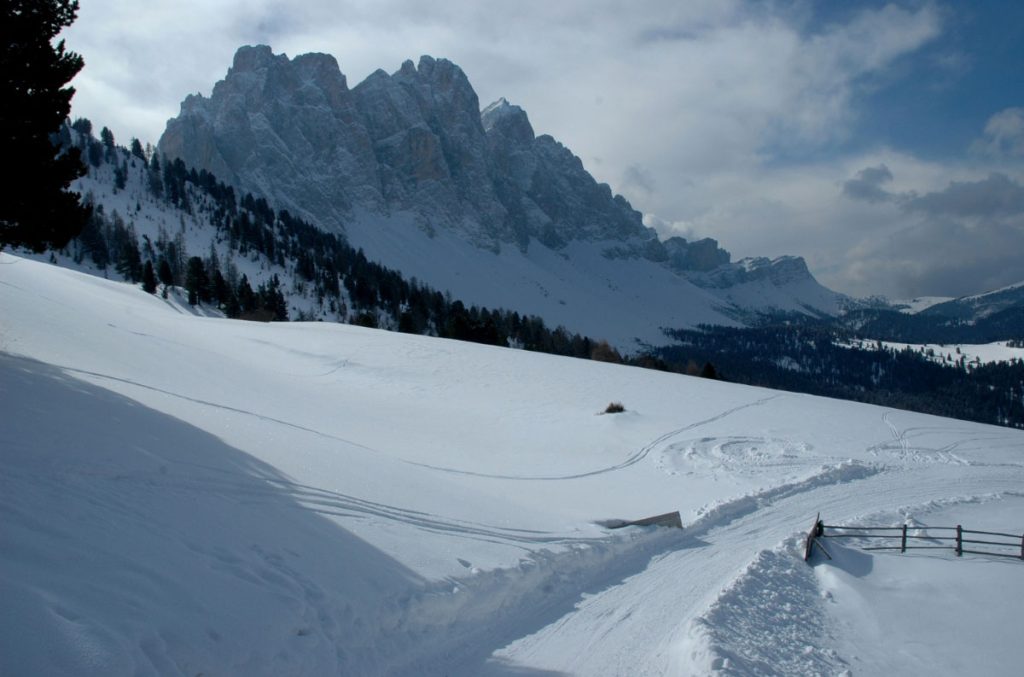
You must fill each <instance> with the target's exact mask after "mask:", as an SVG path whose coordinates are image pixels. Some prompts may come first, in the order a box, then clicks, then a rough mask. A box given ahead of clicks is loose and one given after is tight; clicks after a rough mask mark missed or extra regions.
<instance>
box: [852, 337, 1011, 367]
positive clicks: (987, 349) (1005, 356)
mask: <svg viewBox="0 0 1024 677" xmlns="http://www.w3.org/2000/svg"><path fill="white" fill-rule="evenodd" d="M879 343H881V344H882V346H883V347H884V348H885V349H886V350H896V351H900V350H906V349H907V348H910V349H911V350H913V351H914V352H915V353H923V354H924V355H925V356H927V357H928V358H930V359H931V361H932V362H937V363H938V364H946V365H950V366H952V365H954V364H956V363H958V362H960V360H961V359H963V361H964V362H965V363H967V364H991V363H993V362H1012V361H1013V360H1024V348H1015V347H1013V346H1009V345H1007V342H1006V341H994V342H993V343H897V342H895V341H871V340H866V339H855V340H853V341H850V342H848V343H840V344H838V345H840V346H843V347H854V348H861V349H863V350H874V349H875V347H876V346H878V344H879Z"/></svg>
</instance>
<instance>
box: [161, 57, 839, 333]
mask: <svg viewBox="0 0 1024 677" xmlns="http://www.w3.org/2000/svg"><path fill="white" fill-rule="evenodd" d="M159 148H160V150H161V151H162V152H163V153H165V154H166V155H168V156H170V157H173V158H181V159H182V160H184V161H185V163H186V164H187V165H189V166H193V167H195V168H197V169H207V170H208V171H210V172H212V173H213V174H214V175H216V176H217V177H218V178H220V179H221V180H224V181H227V182H230V183H232V184H233V185H234V186H235V187H236V188H238V189H240V190H241V191H242V192H251V193H254V194H256V195H259V196H263V197H265V198H266V199H267V200H268V201H269V202H270V203H271V204H272V205H274V206H275V207H277V208H279V209H287V210H288V211H289V212H291V213H293V214H295V215H297V216H300V217H302V218H304V219H306V220H308V221H310V222H312V223H314V224H317V225H319V226H320V227H322V228H325V229H328V230H333V231H336V232H343V233H344V234H345V235H346V236H347V238H348V239H349V241H350V242H351V243H352V244H353V245H354V246H357V247H361V248H363V249H364V251H365V252H366V253H367V256H369V257H370V258H372V259H375V260H377V261H380V262H382V263H384V264H385V265H388V266H391V267H395V268H398V269H399V270H401V271H402V272H403V273H404V274H405V275H406V276H408V277H417V278H418V279H420V280H422V281H424V282H426V283H428V284H431V285H433V286H436V287H438V288H440V289H443V290H446V291H450V292H451V293H452V294H453V295H455V296H456V297H459V298H462V299H464V300H466V301H468V302H472V303H478V304H482V305H489V306H495V307H498V306H500V307H510V308H515V309H518V310H520V311H522V312H528V313H536V314H540V315H542V316H543V317H545V319H546V320H548V321H549V322H551V323H552V324H566V325H567V326H573V322H574V321H575V320H578V316H579V315H580V314H581V313H583V314H591V315H592V314H593V310H592V309H591V310H589V311H584V310H582V309H579V308H571V307H569V306H570V305H571V303H570V301H569V299H571V298H573V297H578V298H589V299H598V300H599V301H598V303H599V305H602V306H603V307H604V308H606V311H605V312H603V313H602V316H603V317H604V318H605V319H604V322H603V323H602V324H601V326H598V327H594V326H589V325H588V326H582V325H580V326H579V328H580V329H584V330H586V331H590V332H596V333H595V335H597V336H610V335H612V334H613V333H616V332H613V331H612V330H611V329H609V328H608V327H607V324H608V322H607V317H609V316H617V317H620V318H622V317H623V314H622V313H623V312H625V310H618V309H627V308H631V307H635V306H636V305H637V304H636V300H637V299H640V298H642V299H644V300H645V304H644V305H646V306H649V307H648V308H646V309H645V310H644V313H645V315H646V316H649V317H648V318H647V319H646V320H644V321H642V322H638V323H636V326H630V327H629V328H628V329H622V331H621V332H620V333H623V334H624V335H625V336H627V337H641V336H642V337H645V338H646V339H648V340H653V341H654V342H657V341H658V340H659V339H658V337H659V336H661V330H660V327H666V326H667V327H676V326H684V325H686V326H689V325H692V324H696V323H698V322H705V323H712V324H734V323H735V318H736V317H739V316H748V315H756V314H759V313H763V312H765V311H768V310H771V309H784V310H793V309H803V308H815V309H817V310H818V311H823V312H826V313H832V312H835V311H836V310H837V309H838V307H839V303H838V301H837V299H838V295H836V294H834V293H833V292H830V291H828V290H827V289H825V288H823V287H821V286H820V285H819V284H818V283H817V282H816V281H815V280H814V278H813V277H812V276H811V275H810V273H809V272H808V271H807V268H806V265H804V263H803V260H802V259H782V260H776V261H773V262H770V263H769V262H767V260H765V261H764V263H763V264H760V263H759V264H757V265H746V264H729V253H728V252H726V251H725V250H723V249H721V248H719V246H718V243H717V242H716V241H715V240H712V239H705V240H700V241H697V242H691V243H688V242H686V241H685V240H682V239H681V238H671V239H670V240H668V241H667V242H662V241H661V240H659V239H658V236H657V234H656V233H655V232H654V230H653V229H650V228H647V227H645V226H644V225H643V221H642V216H641V214H640V212H638V211H636V210H634V209H633V208H632V206H631V205H630V204H629V202H627V201H626V200H625V199H624V198H623V197H621V196H619V195H614V194H613V193H612V191H611V188H609V186H608V185H607V184H603V183H598V182H597V181H595V180H594V178H593V177H592V176H591V175H590V174H589V173H588V172H587V171H586V169H585V168H584V167H583V163H582V161H581V160H580V158H579V157H577V156H576V155H574V154H573V153H572V152H571V151H570V150H569V149H568V148H566V147H565V146H563V145H562V144H560V143H559V142H558V141H556V140H555V139H553V138H552V137H550V136H547V135H541V136H537V135H536V134H535V133H534V129H533V127H532V125H531V124H530V121H529V118H528V117H527V114H526V112H525V111H523V109H521V108H520V107H518V106H515V105H512V104H510V103H509V102H508V101H506V100H504V99H500V100H498V101H497V102H495V103H493V104H491V105H489V106H487V107H485V108H484V109H483V111H481V109H480V102H479V100H478V98H477V95H476V92H475V91H474V90H473V87H472V86H471V85H470V83H469V80H468V79H467V78H466V75H465V73H463V72H462V70H461V69H460V68H459V67H458V66H456V65H455V64H453V63H451V62H450V61H447V60H445V59H434V58H432V57H429V56H424V57H421V58H420V60H419V63H418V64H414V63H413V62H412V61H406V62H405V63H403V64H402V66H401V68H400V69H399V70H398V71H397V72H395V73H393V74H390V75H389V74H388V73H385V72H384V71H382V70H378V71H376V72H374V73H373V74H371V75H370V76H369V77H367V78H366V80H365V81H363V82H362V83H360V84H359V85H357V86H356V87H354V88H352V89H349V88H348V84H347V82H346V79H345V76H344V75H343V74H342V73H341V71H340V70H339V68H338V64H337V62H336V61H335V59H334V58H333V57H331V56H328V55H325V54H304V55H301V56H297V57H295V58H294V59H289V58H288V57H287V56H285V55H275V54H274V53H273V52H272V51H271V49H270V48H269V47H266V46H258V47H242V48H241V49H239V50H238V53H237V54H236V55H235V59H234V64H233V66H232V67H231V69H230V70H229V71H228V74H227V76H226V77H225V78H224V80H222V81H220V82H218V83H217V84H216V86H215V87H214V89H213V93H212V94H211V96H210V97H209V98H206V97H203V96H200V95H193V96H189V97H188V98H187V99H185V101H184V102H183V103H182V106H181V113H180V115H179V116H178V117H177V118H175V119H173V120H170V121H169V122H168V124H167V129H166V131H165V132H164V134H163V137H162V138H161V139H160V144H159ZM463 244H468V245H469V249H468V250H465V251H463V249H462V245H463ZM456 250H457V251H456ZM582 252H586V253H582ZM496 254H497V255H500V256H501V257H502V260H501V261H500V262H499V261H498V259H495V256H494V255H496ZM593 255H596V256H593ZM555 259H557V260H558V262H559V263H558V266H557V268H558V269H557V270H554V269H552V268H551V266H550V265H548V264H547V263H544V262H545V261H553V260H555ZM453 268H454V269H455V270H454V271H453V270H452V269H453ZM479 271H486V273H485V274H484V276H483V277H481V275H480V274H479ZM556 280H557V282H556ZM638 280H646V282H645V283H643V284H641V283H640V282H638ZM752 282H753V283H756V284H757V285H761V287H763V289H762V288H760V287H759V289H758V290H756V291H754V292H752V291H751V290H750V289H749V287H750V286H751V285H750V284H749V283H752ZM645 285H646V286H645ZM736 285H741V286H745V287H748V289H747V290H746V291H744V292H743V293H742V294H736V293H733V291H731V289H732V287H735V286H736ZM698 286H699V287H703V289H697V287H698ZM487 289H494V290H501V291H499V292H495V293H488V292H487V291H486V290H487ZM627 289H628V291H627ZM720 290H727V291H726V292H723V291H720ZM616 294H617V295H618V296H616ZM619 297H621V298H619ZM553 299H554V300H553ZM665 299H671V300H670V301H668V302H667V303H666V301H665ZM591 305H592V306H593V305H594V303H593V302H591ZM613 309H617V310H613ZM574 328H576V327H574Z"/></svg>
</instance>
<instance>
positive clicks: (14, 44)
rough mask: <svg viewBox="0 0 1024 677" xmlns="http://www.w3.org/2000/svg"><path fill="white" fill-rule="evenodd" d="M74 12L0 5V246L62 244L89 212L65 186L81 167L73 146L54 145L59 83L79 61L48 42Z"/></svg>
mask: <svg viewBox="0 0 1024 677" xmlns="http://www.w3.org/2000/svg"><path fill="white" fill-rule="evenodd" d="M77 11H78V2H68V1H67V0H63V1H61V0H5V2H4V3H3V9H2V10H0V73H3V76H2V77H0V157H3V158H4V159H5V160H6V161H7V162H8V163H9V164H8V166H9V167H11V168H12V169H13V171H11V172H10V173H8V174H7V177H6V178H5V179H4V181H2V182H0V249H2V248H3V247H4V246H7V245H18V246H25V247H29V248H31V249H33V250H34V251H37V252H41V251H44V250H45V249H46V248H47V247H55V248H59V247H63V246H64V245H65V244H67V243H68V241H69V240H71V238H73V237H74V236H75V235H77V234H78V233H79V232H80V231H81V230H82V227H83V226H84V225H85V221H86V219H87V218H88V216H89V209H88V208H86V207H83V206H82V205H81V204H80V203H79V195H78V194H77V193H73V192H70V191H69V190H68V186H69V185H70V184H71V181H73V180H74V179H76V178H78V177H79V176H81V175H82V174H83V173H84V172H85V168H84V167H83V166H82V162H81V160H80V158H79V151H78V149H76V148H71V147H58V146H57V145H55V143H54V138H55V136H56V134H57V133H58V131H59V130H60V128H61V125H62V124H63V123H64V122H65V120H66V119H67V117H68V113H69V112H70V111H71V97H72V96H73V95H74V93H75V90H74V88H72V87H67V86H65V85H66V84H67V82H68V81H70V80H71V78H73V77H74V76H75V74H76V73H78V71H79V70H81V68H82V65H83V62H82V57H80V56H79V55H78V54H75V53H74V52H67V51H65V50H64V41H63V40H61V41H60V42H58V43H57V45H56V46H53V44H52V42H51V41H52V40H53V39H54V38H55V37H56V36H57V34H58V33H60V31H61V29H62V28H63V27H65V26H70V25H71V23H72V22H73V21H74V20H75V16H76V13H77Z"/></svg>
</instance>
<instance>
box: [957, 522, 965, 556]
mask: <svg viewBox="0 0 1024 677" xmlns="http://www.w3.org/2000/svg"><path fill="white" fill-rule="evenodd" d="M963 555H964V536H963V529H962V528H961V527H960V525H959V524H958V525H956V556H957V557H963Z"/></svg>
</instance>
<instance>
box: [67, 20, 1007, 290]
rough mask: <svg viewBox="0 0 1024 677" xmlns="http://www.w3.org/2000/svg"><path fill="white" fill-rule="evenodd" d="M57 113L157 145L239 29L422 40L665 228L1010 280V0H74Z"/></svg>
mask: <svg viewBox="0 0 1024 677" xmlns="http://www.w3.org/2000/svg"><path fill="white" fill-rule="evenodd" d="M81 5H82V6H81V9H80V11H79V17H78V20H77V22H76V23H75V24H74V25H73V26H72V27H71V28H70V29H68V31H66V33H65V37H66V39H67V45H68V47H69V48H70V49H73V50H75V51H78V52H79V53H81V54H82V55H83V57H84V58H85V62H86V66H85V69H84V70H83V72H82V73H81V74H80V75H79V76H78V78H77V79H76V80H75V82H74V84H75V86H76V88H77V90H78V93H77V94H76V96H75V99H74V102H73V105H74V108H73V112H72V115H73V116H85V117H88V118H90V119H92V121H93V123H94V124H96V125H99V126H102V125H106V126H108V127H110V128H111V129H112V130H113V131H114V133H115V135H116V137H117V139H118V140H119V141H120V142H122V143H124V142H127V141H128V140H130V138H131V137H133V136H135V137H138V138H140V139H141V140H142V141H144V142H146V141H148V142H151V143H154V144H155V142H156V141H157V139H158V138H159V135H160V133H161V132H162V131H163V127H164V124H165V122H166V120H167V119H168V118H170V117H173V116H175V115H176V114H177V112H178V107H179V103H180V102H181V100H182V99H183V98H184V97H185V95H186V94H189V93H196V92H198V93H202V94H207V95H208V94H209V93H210V91H211V89H212V87H213V84H214V82H216V81H217V80H219V79H221V78H223V76H224V74H225V73H226V71H227V68H228V66H229V65H230V64H231V59H232V56H233V54H234V51H235V49H236V48H237V47H239V46H240V45H243V44H268V45H270V46H271V47H272V48H273V49H274V51H275V52H277V53H281V52H284V53H286V54H288V55H289V56H295V55H296V54H301V53H304V52H314V51H317V52H327V53H330V54H333V55H334V56H335V57H336V58H337V60H338V62H339V64H340V65H341V69H342V71H343V72H344V73H345V74H346V75H347V76H348V80H349V85H350V86H354V85H355V84H357V83H358V82H360V81H361V80H362V79H363V78H364V77H366V76H367V75H368V74H369V73H371V72H372V71H374V70H376V69H377V68H383V69H384V70H387V71H389V72H392V71H395V70H397V69H398V67H399V66H400V64H401V63H402V61H404V60H405V59H407V58H412V59H414V60H415V59H417V58H418V57H419V56H420V55H421V54H430V55H432V56H435V57H446V58H448V59H451V60H452V61H454V62H455V63H457V64H459V65H460V66H461V67H462V68H463V70H464V71H466V74H467V75H468V76H469V79H470V81H471V82H472V83H473V85H474V87H475V88H476V91H477V93H478V95H479V97H480V101H481V104H482V105H486V104H487V103H489V102H491V101H493V100H494V99H497V98H498V97H500V96H504V97H506V98H508V99H509V100H510V101H511V102H512V103H515V104H518V105H520V106H522V107H523V108H524V109H525V110H526V111H527V113H528V114H529V116H530V119H531V122H532V123H533V126H534V129H535V130H536V131H537V132H538V133H548V134H551V135H552V136H554V137H555V138H556V139H558V140H560V141H562V142H563V143H565V144H566V145H567V146H568V147H569V148H571V149H572V150H573V151H574V152H575V153H576V154H577V155H579V156H580V157H581V158H582V159H583V162H584V164H585V166H586V167H587V169H588V170H589V171H590V172H591V173H592V174H594V176H595V177H596V178H597V179H598V180H600V181H605V182H607V183H609V184H610V185H611V186H612V188H613V190H615V191H617V192H620V193H622V194H623V195H625V196H626V197H627V198H628V199H629V200H630V201H631V202H632V204H633V206H634V207H635V208H637V209H638V210H640V211H642V212H643V213H644V214H645V215H646V217H645V218H646V220H647V223H648V224H649V225H652V226H654V227H655V228H657V229H658V230H659V232H660V233H662V234H663V235H666V236H667V235H672V234H676V235H682V236H684V237H687V238H699V237H714V238H716V239H718V240H719V242H720V243H721V244H722V246H724V247H725V248H726V249H728V250H730V251H731V252H732V253H733V256H734V258H738V257H742V256H755V255H760V256H778V255H781V254H799V255H802V256H804V257H805V258H806V259H807V261H808V264H809V266H810V267H811V270H812V272H813V273H814V274H815V275H816V276H817V277H818V278H819V279H820V280H821V281H822V282H823V283H825V284H826V285H828V286H830V287H832V288H834V289H837V290H839V291H844V292H847V293H851V294H855V295H866V294H876V293H878V294H886V295H888V296H890V297H894V298H903V297H910V296H917V295H946V296H957V295H963V294H969V293H976V292H980V291H983V290H986V289H992V288H996V287H999V286H1003V285H1007V284H1011V283H1014V282H1020V281H1024V2H1020V1H1019V0H1005V1H1000V0H979V1H978V2H970V3H965V2H941V1H938V0H936V1H924V0H906V1H902V0H894V1H892V2H873V1H864V2H853V1H850V2H834V1H832V0H820V1H815V0H788V1H787V0H778V1H775V2H769V1H761V2H747V1H743V0H734V1H732V0H706V1H705V0H687V1H685V2H683V1H681V0H666V1H664V2H660V1H647V2H631V3H626V2H610V1H603V0H578V1H576V0H541V1H536V0H517V2H501V3H496V2H484V1H482V0H480V1H473V0H445V1H444V2H436V3H425V2H420V1H419V0H368V1H365V2H357V1H344V0H303V1H302V2H299V1H297V0H174V1H170V0H147V2H144V3H140V2H124V1H119V0H82V2H81Z"/></svg>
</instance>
